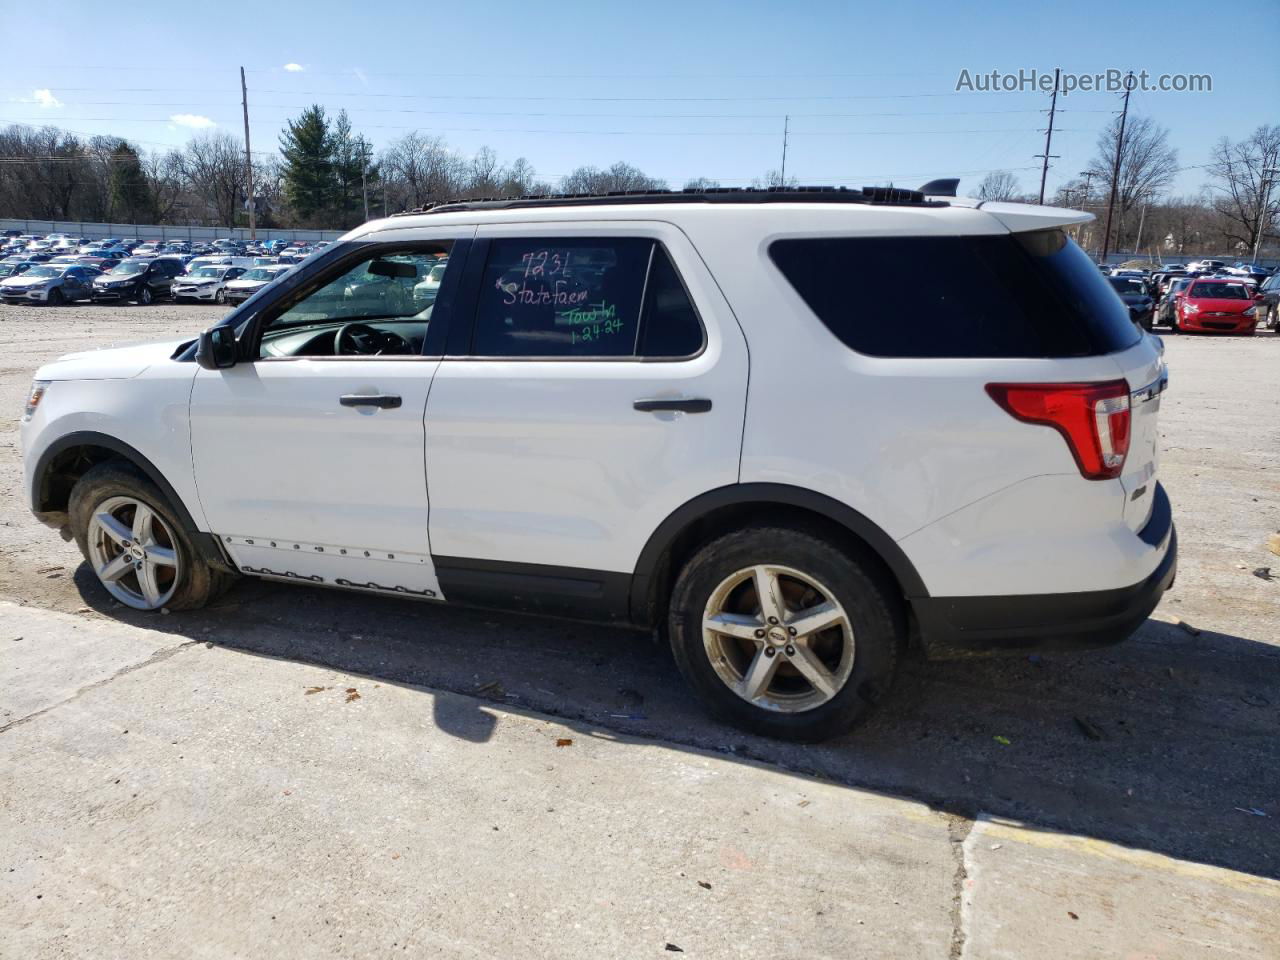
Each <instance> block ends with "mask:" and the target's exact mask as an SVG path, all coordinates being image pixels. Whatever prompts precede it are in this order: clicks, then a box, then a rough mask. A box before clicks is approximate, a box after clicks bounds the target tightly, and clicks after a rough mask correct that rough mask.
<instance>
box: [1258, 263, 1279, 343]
mask: <svg viewBox="0 0 1280 960" xmlns="http://www.w3.org/2000/svg"><path fill="white" fill-rule="evenodd" d="M1258 295H1259V296H1260V297H1262V299H1261V300H1259V301H1257V308H1258V318H1259V319H1260V320H1265V321H1266V324H1267V326H1268V327H1270V328H1271V329H1272V330H1275V331H1276V332H1277V333H1280V272H1277V273H1275V274H1272V275H1271V276H1270V277H1268V278H1267V279H1266V280H1264V281H1263V282H1262V286H1260V287H1259V288H1258Z"/></svg>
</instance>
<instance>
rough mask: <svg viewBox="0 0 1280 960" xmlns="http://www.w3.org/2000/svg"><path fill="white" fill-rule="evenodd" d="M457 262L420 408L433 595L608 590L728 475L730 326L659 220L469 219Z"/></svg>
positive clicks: (735, 427) (738, 414) (738, 434)
mask: <svg viewBox="0 0 1280 960" xmlns="http://www.w3.org/2000/svg"><path fill="white" fill-rule="evenodd" d="M477 262H482V264H483V267H482V269H479V268H477V269H473V265H474V264H476V263H477ZM467 273H468V275H474V276H475V278H476V280H475V286H477V287H478V301H477V303H476V306H475V311H474V323H473V326H472V329H471V331H470V337H469V341H464V342H462V343H459V342H458V341H457V340H456V339H455V338H453V337H452V336H451V338H450V353H451V354H454V355H451V356H447V357H446V358H445V359H444V360H443V362H442V363H441V365H440V369H439V370H438V371H437V373H436V378H435V382H434V383H433V385H432V388H431V399H430V402H429V403H428V405H427V421H426V434H427V477H428V483H429V486H430V489H431V546H432V552H433V554H434V556H435V558H436V564H437V567H438V569H439V570H440V571H441V573H440V576H441V582H442V583H444V589H445V593H446V594H447V595H450V596H454V595H460V594H461V590H455V589H454V587H453V584H454V583H457V584H458V585H459V586H460V587H467V586H469V587H477V588H481V589H483V588H486V587H492V588H493V589H498V590H506V591H508V592H510V591H513V590H514V591H516V592H521V591H522V590H523V588H524V587H533V586H534V584H533V583H532V582H531V581H527V580H524V579H522V574H523V575H528V576H533V577H542V578H546V582H545V583H543V584H542V587H543V588H544V589H539V590H537V591H529V590H523V592H525V593H532V592H536V593H538V594H540V595H541V594H543V593H545V592H547V591H548V590H551V589H552V588H554V587H555V586H556V585H557V584H558V585H559V586H560V587H563V589H564V592H566V593H571V592H574V591H580V592H581V593H582V594H584V599H586V597H585V595H586V594H590V593H592V592H593V589H594V588H593V587H592V581H595V583H596V585H597V586H598V585H599V584H605V585H606V586H605V590H606V591H607V589H608V587H607V584H609V583H610V582H616V577H615V578H611V577H609V576H608V574H623V575H629V574H630V573H631V572H632V571H633V570H634V568H635V563H636V560H637V558H638V556H639V553H640V551H641V549H642V548H643V546H644V543H645V542H646V540H647V539H648V538H649V536H650V535H651V534H652V533H653V531H654V530H655V529H656V528H657V527H658V525H659V524H660V523H661V522H662V520H663V519H664V518H666V517H667V516H668V515H669V514H670V513H671V512H672V511H674V510H675V509H676V508H677V507H679V506H681V505H682V504H684V503H685V502H686V501H688V500H691V499H693V498H694V497H696V496H698V495H699V494H701V493H704V492H706V491H708V490H711V489H714V488H716V487H721V486H725V485H728V484H733V483H736V482H737V479H738V465H739V456H740V451H741V443H742V425H743V417H744V412H745V405H746V392H747V349H746V343H745V339H744V337H743V335H742V332H741V330H740V328H739V327H738V324H737V321H736V320H735V318H734V317H733V314H732V312H731V311H730V309H729V305H728V304H727V303H726V302H725V300H724V298H723V296H721V294H720V292H719V290H718V288H717V287H716V285H715V283H714V281H713V279H712V278H711V276H710V275H709V273H708V272H707V270H706V267H705V266H704V265H703V264H702V261H701V259H700V258H699V257H698V255H697V252H696V251H695V250H694V249H693V247H692V245H691V244H690V243H689V241H688V239H687V238H686V237H685V236H684V234H683V233H682V232H681V231H679V230H678V229H676V228H675V227H673V226H671V225H669V224H663V223H642V222H634V221H633V222H629V223H628V222H604V223H595V224H592V223H576V224H572V225H565V224H529V223H525V224H510V225H507V224H503V225H500V226H499V225H493V226H488V227H485V226H482V227H480V228H479V229H478V230H477V233H476V243H475V245H474V247H473V249H472V253H471V256H470V258H469V262H468V270H467ZM446 568H450V569H451V570H454V571H458V573H456V574H454V573H450V574H448V575H446V573H445V570H446ZM602 574H603V576H602ZM455 577H456V579H454V578H455ZM522 584H523V587H522ZM468 592H469V593H471V594H472V598H473V599H475V600H477V601H482V600H484V599H485V598H484V597H483V596H479V595H477V594H476V593H475V592H474V591H470V590H469V591H468ZM495 599H501V598H495ZM510 600H511V598H510V597H506V598H505V602H510Z"/></svg>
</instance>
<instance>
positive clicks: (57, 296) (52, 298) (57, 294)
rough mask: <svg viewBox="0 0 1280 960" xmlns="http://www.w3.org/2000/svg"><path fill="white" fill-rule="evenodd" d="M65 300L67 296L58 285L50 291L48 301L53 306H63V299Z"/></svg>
mask: <svg viewBox="0 0 1280 960" xmlns="http://www.w3.org/2000/svg"><path fill="white" fill-rule="evenodd" d="M65 300H66V297H64V296H63V295H62V291H61V290H60V289H58V288H57V287H54V288H53V289H52V290H50V291H49V297H48V300H47V301H46V302H47V303H48V304H49V306H51V307H60V306H62V304H63V301H65Z"/></svg>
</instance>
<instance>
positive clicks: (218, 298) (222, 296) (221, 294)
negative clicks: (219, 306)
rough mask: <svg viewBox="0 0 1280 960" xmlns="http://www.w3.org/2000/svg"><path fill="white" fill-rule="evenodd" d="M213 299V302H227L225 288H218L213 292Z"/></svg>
mask: <svg viewBox="0 0 1280 960" xmlns="http://www.w3.org/2000/svg"><path fill="white" fill-rule="evenodd" d="M213 300H214V302H215V303H226V302H227V291H225V290H219V291H218V292H217V293H215V294H214V295H213Z"/></svg>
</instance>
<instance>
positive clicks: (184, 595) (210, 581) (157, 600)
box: [68, 461, 233, 610]
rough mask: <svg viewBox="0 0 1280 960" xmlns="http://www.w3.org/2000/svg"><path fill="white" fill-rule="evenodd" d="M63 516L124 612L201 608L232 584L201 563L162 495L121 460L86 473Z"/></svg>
mask: <svg viewBox="0 0 1280 960" xmlns="http://www.w3.org/2000/svg"><path fill="white" fill-rule="evenodd" d="M68 514H69V517H70V521H71V531H72V533H73V534H74V536H75V539H76V545H77V546H79V548H80V552H81V554H83V555H84V558H85V560H86V561H88V563H89V567H90V569H92V570H93V572H94V574H95V575H96V576H97V578H98V582H99V583H101V584H102V586H103V588H105V589H106V591H107V593H109V594H111V596H112V598H113V599H115V600H117V601H119V602H120V603H123V604H124V605H125V606H127V607H132V608H133V609H135V610H160V609H172V610H181V609H189V608H193V607H200V606H203V605H204V604H205V603H207V602H208V601H209V600H210V599H212V598H213V597H215V596H217V594H219V593H220V592H221V591H222V590H223V589H225V587H226V586H227V585H228V584H230V583H231V581H232V579H233V578H232V577H231V576H230V575H229V574H225V573H222V572H221V571H218V570H214V569H212V568H211V567H210V566H209V565H208V564H207V563H205V561H204V559H203V558H202V557H201V556H200V555H199V553H197V551H196V550H195V549H194V548H193V547H192V544H191V541H190V539H189V538H188V537H187V535H186V533H185V532H184V531H183V529H182V525H181V523H180V522H179V521H178V518H177V516H176V515H175V513H174V511H173V507H172V506H171V505H170V504H169V501H168V500H167V499H166V498H165V496H164V494H163V493H161V492H160V489H159V488H158V487H157V486H156V485H155V484H154V483H152V482H151V481H150V480H149V479H147V477H145V476H143V475H142V473H140V472H139V471H138V470H136V469H135V468H134V467H133V466H132V465H131V464H128V463H126V462H123V461H118V462H110V463H102V464H99V465H98V466H96V467H93V468H92V469H90V470H89V471H88V472H87V473H85V475H84V476H82V477H81V478H80V479H79V480H78V481H77V482H76V485H75V487H74V488H73V489H72V491H71V499H70V502H69V505H68Z"/></svg>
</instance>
